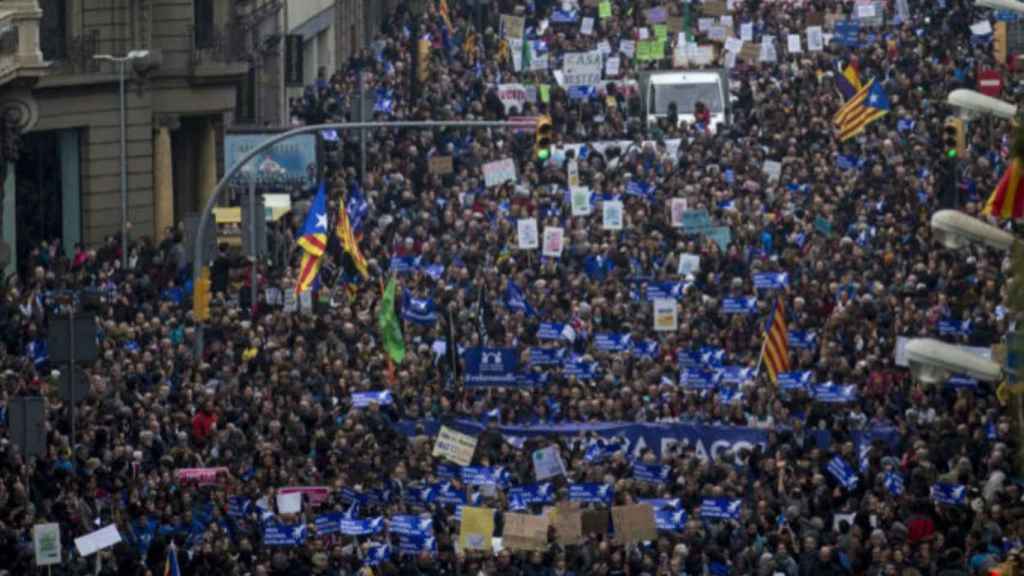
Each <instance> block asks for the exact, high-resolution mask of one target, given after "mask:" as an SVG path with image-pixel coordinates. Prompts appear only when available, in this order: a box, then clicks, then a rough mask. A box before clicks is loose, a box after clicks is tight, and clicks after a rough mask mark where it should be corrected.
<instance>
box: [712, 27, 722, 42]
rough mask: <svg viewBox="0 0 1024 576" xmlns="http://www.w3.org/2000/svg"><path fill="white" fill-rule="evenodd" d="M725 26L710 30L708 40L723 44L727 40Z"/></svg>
mask: <svg viewBox="0 0 1024 576" xmlns="http://www.w3.org/2000/svg"><path fill="white" fill-rule="evenodd" d="M725 36H726V34H725V26H712V27H711V30H708V38H710V39H712V40H715V41H716V42H721V41H723V40H725Z"/></svg>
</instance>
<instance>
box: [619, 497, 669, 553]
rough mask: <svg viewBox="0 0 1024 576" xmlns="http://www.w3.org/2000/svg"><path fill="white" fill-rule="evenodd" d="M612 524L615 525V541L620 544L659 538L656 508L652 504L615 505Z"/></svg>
mask: <svg viewBox="0 0 1024 576" xmlns="http://www.w3.org/2000/svg"><path fill="white" fill-rule="evenodd" d="M612 524H613V525H614V526H615V542H616V543H619V544H632V543H634V542H644V541H650V540H657V539H658V527H657V525H656V524H655V522H654V509H653V508H651V505H650V504H636V505H633V506H613V507H612Z"/></svg>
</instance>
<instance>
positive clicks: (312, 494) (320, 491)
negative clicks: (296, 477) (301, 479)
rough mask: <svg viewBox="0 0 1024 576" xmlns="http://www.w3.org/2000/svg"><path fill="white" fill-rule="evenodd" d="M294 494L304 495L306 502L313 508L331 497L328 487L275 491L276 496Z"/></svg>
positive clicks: (297, 487) (294, 487)
mask: <svg viewBox="0 0 1024 576" xmlns="http://www.w3.org/2000/svg"><path fill="white" fill-rule="evenodd" d="M295 492H299V493H300V494H302V495H304V496H305V497H306V501H307V502H309V503H310V504H313V505H314V506H315V505H317V504H320V503H321V502H325V501H327V499H328V498H330V497H331V489H330V488H329V487H328V486H288V487H286V488H278V489H277V493H278V494H294V493H295Z"/></svg>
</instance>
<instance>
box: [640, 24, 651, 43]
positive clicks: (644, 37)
mask: <svg viewBox="0 0 1024 576" xmlns="http://www.w3.org/2000/svg"><path fill="white" fill-rule="evenodd" d="M637 35H638V36H639V38H640V39H641V40H647V39H648V38H650V37H651V33H650V31H648V30H647V27H646V26H645V27H643V28H641V29H639V30H637Z"/></svg>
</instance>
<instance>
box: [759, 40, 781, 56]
mask: <svg viewBox="0 0 1024 576" xmlns="http://www.w3.org/2000/svg"><path fill="white" fill-rule="evenodd" d="M757 60H758V62H775V61H777V60H778V54H776V53H775V44H773V43H772V42H771V41H769V39H768V38H767V37H765V38H764V39H763V40H762V42H761V51H760V53H759V54H758V55H757Z"/></svg>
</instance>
